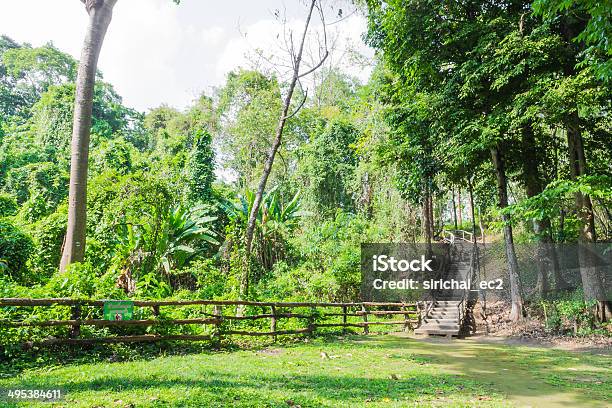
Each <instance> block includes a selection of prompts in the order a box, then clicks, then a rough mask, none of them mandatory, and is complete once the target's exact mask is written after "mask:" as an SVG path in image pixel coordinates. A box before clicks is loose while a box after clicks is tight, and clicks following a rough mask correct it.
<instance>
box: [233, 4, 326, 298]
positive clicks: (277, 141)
mask: <svg viewBox="0 0 612 408" xmlns="http://www.w3.org/2000/svg"><path fill="white" fill-rule="evenodd" d="M316 3H317V0H311V2H310V7H309V11H308V17H307V18H306V23H305V24H304V32H303V34H302V37H301V41H300V45H299V49H298V52H297V54H296V55H293V54H291V59H292V61H293V75H292V77H291V81H290V82H289V87H288V89H287V95H286V96H285V99H284V102H283V109H282V112H281V115H280V118H279V120H278V125H277V126H276V134H275V136H274V141H273V143H272V146H271V147H270V151H269V153H268V157H267V159H266V162H265V163H264V168H263V173H262V175H261V179H260V181H259V185H258V187H257V191H256V193H255V199H254V201H253V207H252V208H251V212H250V214H249V221H248V223H247V230H246V257H247V259H246V262H247V265H249V264H250V257H251V246H252V243H253V233H254V231H255V225H256V223H257V214H258V213H259V207H260V206H261V200H262V198H263V194H264V191H265V189H266V183H267V182H268V177H269V176H270V172H271V171H272V165H273V164H274V158H275V157H276V153H277V151H278V149H279V148H280V145H281V141H282V137H283V130H284V129H285V124H286V123H287V119H289V117H290V115H289V108H290V106H291V98H292V97H293V92H294V91H295V87H296V85H297V82H298V80H299V79H300V77H301V76H304V75H305V74H302V75H300V64H301V62H302V54H303V52H304V43H305V42H306V34H307V33H308V26H309V25H310V20H311V18H312V13H313V11H314V8H315V5H316ZM327 55H328V54H327V53H326V54H325V56H324V57H323V59H322V60H321V62H320V63H319V64H318V65H317V66H315V68H313V69H311V70H310V71H308V72H307V73H310V72H312V71H314V70H315V69H316V68H318V67H319V66H320V65H321V64H322V63H323V61H324V60H325V58H326V57H327ZM248 289H249V267H247V268H246V269H245V270H244V271H243V275H242V278H241V283H240V296H241V297H242V298H244V297H245V296H246V295H247V292H248Z"/></svg>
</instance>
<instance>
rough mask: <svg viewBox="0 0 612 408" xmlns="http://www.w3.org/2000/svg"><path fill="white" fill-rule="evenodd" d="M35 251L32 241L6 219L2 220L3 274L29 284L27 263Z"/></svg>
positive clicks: (0, 254) (1, 256)
mask: <svg viewBox="0 0 612 408" xmlns="http://www.w3.org/2000/svg"><path fill="white" fill-rule="evenodd" d="M33 249H34V245H33V243H32V239H31V238H30V237H29V236H28V235H26V234H25V233H24V232H23V231H21V230H20V229H19V228H17V227H16V226H15V225H13V224H11V223H10V222H9V221H7V220H6V219H0V260H2V264H3V269H4V271H3V273H5V274H8V276H9V277H11V278H12V279H15V280H16V281H19V282H23V283H25V282H29V281H30V279H29V276H28V275H27V269H26V262H27V260H28V258H29V256H30V254H31V253H32V251H33Z"/></svg>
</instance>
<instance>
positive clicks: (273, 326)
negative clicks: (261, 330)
mask: <svg viewBox="0 0 612 408" xmlns="http://www.w3.org/2000/svg"><path fill="white" fill-rule="evenodd" d="M270 311H271V312H272V320H270V331H271V332H272V333H276V306H274V305H271V306H270ZM272 339H273V340H274V342H276V334H273V335H272Z"/></svg>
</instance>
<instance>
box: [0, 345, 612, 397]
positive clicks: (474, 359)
mask: <svg viewBox="0 0 612 408" xmlns="http://www.w3.org/2000/svg"><path fill="white" fill-rule="evenodd" d="M3 377H4V378H2V379H0V388H5V389H6V388H32V389H33V388H36V389H41V388H42V389H50V388H58V387H59V388H62V389H63V390H64V391H65V394H66V396H65V399H63V400H62V401H60V402H56V403H54V404H52V406H65V407H166V406H176V407H208V406H211V407H215V406H239V407H294V408H296V407H297V406H301V407H320V406H322V407H354V406H363V407H397V406H440V407H447V406H456V407H465V406H478V407H501V406H504V407H507V406H533V407H546V406H573V407H580V406H593V407H598V406H599V407H604V406H609V405H610V404H612V399H611V395H610V389H611V388H612V382H611V377H612V375H611V371H610V356H609V355H605V354H588V353H575V352H564V351H560V350H551V349H542V348H532V347H517V346H507V345H501V344H489V343H477V342H474V341H471V340H453V341H450V342H449V341H447V340H415V339H410V338H406V337H400V336H391V335H387V336H380V335H379V336H367V337H363V336H355V337H349V338H347V339H344V340H333V341H332V340H327V341H326V340H324V339H315V340H312V341H310V342H305V343H298V344H294V345H285V346H270V347H268V348H262V349H259V350H237V351H226V352H223V351H221V352H206V353H198V354H188V355H176V356H160V357H156V358H153V359H140V360H135V361H128V362H111V361H108V359H106V360H103V361H96V362H92V363H90V364H85V363H71V364H66V365H61V364H60V365H54V366H51V367H50V366H46V367H40V368H28V369H25V370H20V371H18V372H15V373H14V374H11V375H9V376H8V377H6V374H5V375H4V376H3ZM26 405H27V406H49V404H46V405H44V404H42V403H41V404H39V405H34V404H32V403H27V404H23V405H22V406H26ZM3 406H19V405H14V404H13V405H10V404H8V403H6V402H5V403H4V405H3Z"/></svg>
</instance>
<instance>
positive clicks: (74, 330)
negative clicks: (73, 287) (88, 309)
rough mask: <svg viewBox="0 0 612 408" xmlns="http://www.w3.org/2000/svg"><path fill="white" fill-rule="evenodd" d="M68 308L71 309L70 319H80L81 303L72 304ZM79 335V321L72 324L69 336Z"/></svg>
mask: <svg viewBox="0 0 612 408" xmlns="http://www.w3.org/2000/svg"><path fill="white" fill-rule="evenodd" d="M70 310H71V313H70V319H71V320H77V321H79V320H80V319H81V305H80V304H76V305H73V306H72V307H71V308H70ZM80 335H81V324H80V323H76V324H73V325H72V326H71V328H70V338H71V339H74V338H77V337H79V336H80Z"/></svg>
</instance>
